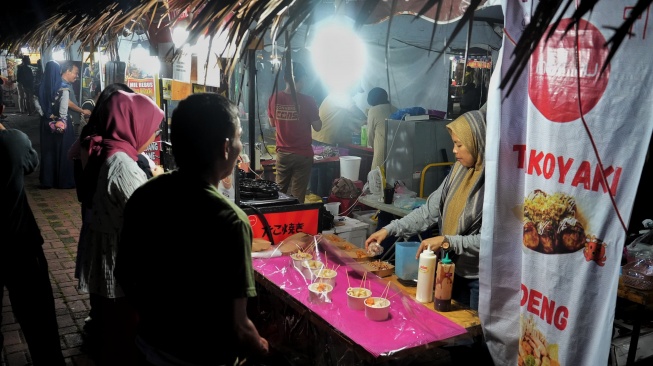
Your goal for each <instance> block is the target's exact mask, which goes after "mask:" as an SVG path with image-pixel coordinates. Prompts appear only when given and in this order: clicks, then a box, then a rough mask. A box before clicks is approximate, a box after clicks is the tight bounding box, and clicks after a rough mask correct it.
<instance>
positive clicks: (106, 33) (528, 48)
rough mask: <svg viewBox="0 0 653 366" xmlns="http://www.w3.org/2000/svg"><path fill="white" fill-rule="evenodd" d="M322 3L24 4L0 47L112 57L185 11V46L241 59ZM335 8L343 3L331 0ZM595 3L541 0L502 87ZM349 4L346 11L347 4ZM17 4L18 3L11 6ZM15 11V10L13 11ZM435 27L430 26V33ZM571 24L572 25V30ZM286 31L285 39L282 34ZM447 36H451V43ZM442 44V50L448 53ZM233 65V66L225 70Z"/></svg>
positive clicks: (437, 1) (619, 32) (47, 0)
mask: <svg viewBox="0 0 653 366" xmlns="http://www.w3.org/2000/svg"><path fill="white" fill-rule="evenodd" d="M322 1H324V0H240V1H238V0H231V1H229V0H220V1H208V0H144V1H133V0H121V1H107V0H95V1H86V2H84V1H73V0H70V1H67V2H63V3H61V2H58V1H53V0H41V5H40V7H39V8H38V9H35V8H33V4H34V2H25V4H22V6H23V8H22V9H18V10H17V11H16V12H5V13H3V14H2V15H0V27H1V28H0V29H1V30H2V32H1V33H0V48H3V49H9V50H10V51H14V52H15V53H16V54H19V52H18V51H19V50H20V47H21V46H23V45H25V44H29V45H32V46H35V45H38V46H45V47H48V46H52V45H59V44H63V45H71V44H72V43H73V42H74V41H80V42H81V44H82V49H86V50H96V49H98V47H100V46H102V47H105V46H106V47H107V49H108V50H109V52H110V53H112V52H115V49H116V48H115V46H116V42H117V40H118V36H119V35H121V34H123V33H124V32H131V31H134V30H137V31H138V30H140V31H146V32H148V33H151V32H152V31H153V30H157V29H163V28H167V27H168V26H169V25H173V24H174V23H175V22H176V21H177V19H178V18H179V15H180V14H182V13H183V12H184V11H187V12H189V14H191V15H190V16H189V18H188V19H189V23H188V30H189V31H190V38H189V42H190V43H193V42H194V41H195V40H197V39H198V38H199V37H200V36H202V35H204V34H207V35H215V34H217V33H218V32H219V31H221V30H222V29H228V34H229V40H230V41H231V43H232V44H235V45H237V49H238V51H237V52H238V53H239V54H241V55H242V54H244V53H245V51H246V50H247V45H248V43H249V42H250V39H251V38H256V39H263V36H264V34H265V33H266V32H268V31H270V29H277V31H276V32H274V34H277V35H278V36H279V37H285V36H291V34H292V32H293V31H295V30H296V29H298V28H299V25H300V24H301V23H302V22H303V21H305V20H307V19H309V18H310V17H311V15H312V14H313V10H314V8H315V6H316V5H318V4H320V3H321V2H322ZM334 1H335V3H336V5H338V4H340V3H342V2H343V1H342V0H331V1H330V2H334ZM485 1H486V0H470V1H469V7H468V8H467V10H466V11H465V13H464V14H463V16H462V18H461V20H462V21H461V22H459V27H458V28H457V29H456V30H455V31H454V32H459V31H460V30H462V29H463V27H464V26H465V23H466V22H467V21H469V20H470V19H472V17H473V12H474V10H475V9H477V8H478V7H479V6H480V5H481V4H483V3H485ZM599 1H613V0H541V1H539V3H537V7H536V9H535V11H534V12H533V15H532V18H531V19H532V20H531V22H530V23H529V24H528V25H527V27H526V30H525V31H524V34H523V36H522V37H521V38H520V39H519V41H518V44H517V47H516V50H517V51H516V54H515V56H516V57H515V58H514V62H513V64H512V65H511V68H510V70H509V72H508V78H506V79H504V81H503V84H502V86H505V85H507V83H508V80H509V79H510V76H512V75H514V74H518V73H519V72H520V71H521V70H522V69H523V68H524V67H525V66H526V64H527V62H528V59H529V57H530V54H531V53H532V52H533V50H535V48H536V47H537V44H538V43H539V42H540V40H541V39H542V38H543V37H544V36H548V34H547V33H546V32H547V27H548V25H549V24H550V23H552V22H553V23H554V24H556V25H557V23H558V22H560V20H561V15H560V14H562V13H563V12H561V11H560V10H561V9H566V8H569V7H574V6H575V7H576V12H575V13H574V15H573V19H575V20H578V19H580V18H581V17H582V16H584V15H586V14H587V13H589V12H591V10H592V9H593V7H594V5H595V4H596V3H598V2H599ZM351 2H352V1H351V0H350V1H348V5H351ZM403 2H405V1H404V0H401V1H399V0H393V1H389V2H386V3H384V2H380V1H377V0H358V1H354V3H355V4H356V6H357V7H358V9H359V10H360V11H359V13H358V15H357V19H356V20H357V23H358V24H362V23H364V22H365V21H366V20H367V19H368V17H370V16H375V17H378V7H379V6H383V7H386V8H387V7H388V4H390V9H389V11H390V14H389V16H390V17H391V16H392V14H394V13H395V10H396V6H397V3H400V4H401V3H403ZM413 2H414V3H419V4H421V5H422V10H421V11H420V12H419V13H418V15H422V14H425V13H427V12H429V11H430V12H434V13H435V14H436V15H435V16H436V17H438V18H439V15H440V14H442V12H446V11H447V7H449V8H451V7H452V4H455V5H456V6H459V5H460V4H459V0H414V1H413ZM651 3H653V0H638V1H637V3H636V5H635V6H634V7H633V9H632V11H631V12H630V14H629V16H628V17H627V19H625V20H624V22H623V24H622V25H621V26H620V27H619V28H618V29H616V30H615V34H614V36H613V37H612V38H610V39H609V40H608V45H609V46H610V49H611V52H610V55H609V57H608V60H607V62H606V64H607V63H609V61H610V59H611V58H612V56H613V55H614V52H616V51H617V49H618V48H619V46H620V45H621V42H622V41H623V40H624V38H625V37H626V36H627V35H628V34H629V32H628V30H629V29H630V27H631V25H632V24H633V23H634V22H635V21H636V20H637V18H638V17H640V15H642V14H643V12H644V11H645V10H646V9H647V8H648V7H649V6H650V5H651ZM17 5H18V6H19V7H20V6H21V2H19V3H18V4H17ZM12 6H15V5H12ZM436 26H437V23H434V27H436ZM573 26H574V23H573V22H572V23H571V24H570V28H571V27H573ZM285 30H288V31H289V33H288V34H284V31H285ZM451 38H453V36H452V37H451ZM446 46H447V45H445V47H446ZM230 66H232V65H230Z"/></svg>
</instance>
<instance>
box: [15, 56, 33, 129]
mask: <svg viewBox="0 0 653 366" xmlns="http://www.w3.org/2000/svg"><path fill="white" fill-rule="evenodd" d="M17 69H18V70H17V75H16V81H17V82H18V107H19V110H20V113H27V114H28V115H30V116H31V115H32V113H34V103H33V102H32V98H33V97H34V74H33V73H32V68H31V67H30V59H29V56H27V55H25V56H23V63H22V64H20V65H19V66H18V68H17Z"/></svg>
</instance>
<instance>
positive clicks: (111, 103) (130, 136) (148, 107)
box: [89, 91, 163, 162]
mask: <svg viewBox="0 0 653 366" xmlns="http://www.w3.org/2000/svg"><path fill="white" fill-rule="evenodd" d="M98 112H99V114H100V115H99V117H100V118H99V121H98V123H99V124H101V125H103V126H104V133H103V134H102V136H99V138H97V137H96V138H94V139H93V140H92V142H91V151H90V153H91V156H90V158H89V162H90V161H91V158H99V161H104V160H106V159H107V158H109V157H110V156H112V155H114V154H115V153H117V152H124V153H126V154H127V155H129V156H130V157H131V158H132V159H133V160H134V161H137V160H138V149H139V148H140V147H141V146H143V145H144V144H145V143H146V142H147V141H148V140H149V139H150V137H152V135H153V134H154V133H155V132H156V130H157V129H158V128H159V126H160V125H161V121H162V120H163V111H162V110H161V109H160V108H159V107H158V106H157V105H156V104H155V103H154V102H153V101H152V99H150V98H148V97H146V96H145V95H142V94H133V93H127V92H124V91H116V92H114V93H113V94H111V96H110V97H109V98H108V99H107V101H106V102H105V103H103V104H102V105H101V106H100V110H99V111H98ZM93 160H95V159H93Z"/></svg>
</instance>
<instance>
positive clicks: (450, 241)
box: [415, 234, 481, 259]
mask: <svg viewBox="0 0 653 366" xmlns="http://www.w3.org/2000/svg"><path fill="white" fill-rule="evenodd" d="M445 242H446V243H447V244H446V245H445ZM447 245H448V246H447ZM427 247H428V248H429V249H431V250H432V251H434V252H436V253H437V252H438V251H439V250H440V248H445V249H447V248H449V249H450V250H453V252H454V253H456V254H458V255H460V254H462V253H463V252H465V253H468V254H472V255H474V256H476V257H478V256H479V255H480V252H481V234H473V235H438V236H434V237H432V238H428V239H424V240H423V241H422V242H421V243H420V245H419V248H418V249H417V254H416V255H415V258H416V259H419V254H420V253H422V252H423V251H424V249H426V248H427Z"/></svg>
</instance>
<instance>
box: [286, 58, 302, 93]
mask: <svg viewBox="0 0 653 366" xmlns="http://www.w3.org/2000/svg"><path fill="white" fill-rule="evenodd" d="M293 77H294V79H295V88H296V89H297V90H300V89H301V87H302V86H303V85H304V81H305V80H306V69H305V68H304V65H302V64H300V63H299V62H296V61H293V63H292V70H289V69H288V68H286V69H285V70H284V72H283V80H284V81H285V82H286V84H288V83H290V81H291V80H292V79H293ZM298 85H299V86H298Z"/></svg>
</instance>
